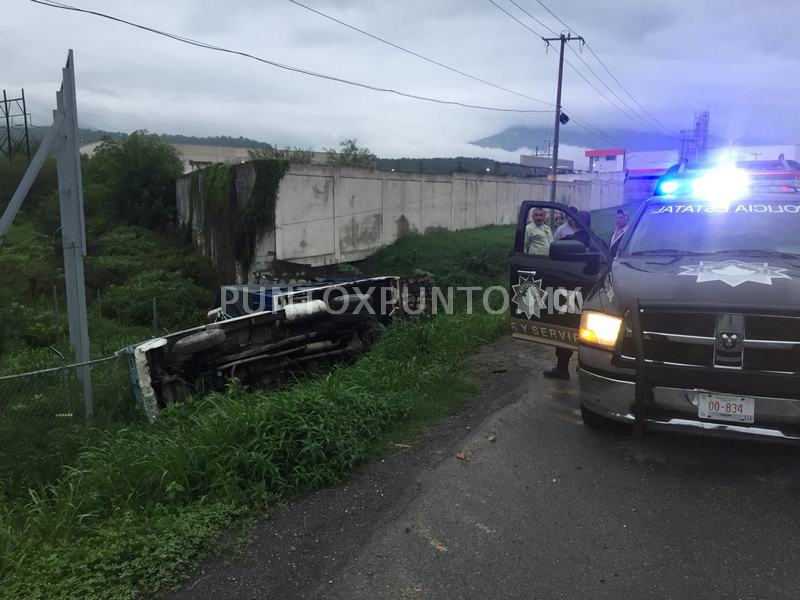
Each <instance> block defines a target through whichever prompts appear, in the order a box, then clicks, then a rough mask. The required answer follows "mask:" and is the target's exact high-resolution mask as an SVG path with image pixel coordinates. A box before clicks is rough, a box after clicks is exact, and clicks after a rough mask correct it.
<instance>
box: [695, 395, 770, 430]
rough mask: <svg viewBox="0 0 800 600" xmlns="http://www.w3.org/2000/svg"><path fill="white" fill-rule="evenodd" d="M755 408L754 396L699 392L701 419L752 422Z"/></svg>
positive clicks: (698, 412)
mask: <svg viewBox="0 0 800 600" xmlns="http://www.w3.org/2000/svg"><path fill="white" fill-rule="evenodd" d="M755 409H756V401H755V399H754V398H743V397H742V396H727V395H723V394H706V393H699V394H697V416H698V417H700V418H701V419H714V420H716V421H735V422H736V423H752V422H753V420H754V415H755Z"/></svg>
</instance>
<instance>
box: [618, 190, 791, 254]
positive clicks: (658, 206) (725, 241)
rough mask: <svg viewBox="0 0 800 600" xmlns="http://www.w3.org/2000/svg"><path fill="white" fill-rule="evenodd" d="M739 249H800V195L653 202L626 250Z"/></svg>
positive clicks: (696, 251) (712, 251) (713, 251)
mask: <svg viewBox="0 0 800 600" xmlns="http://www.w3.org/2000/svg"><path fill="white" fill-rule="evenodd" d="M735 252H742V253H755V254H758V253H764V254H769V253H780V254H787V255H789V254H791V255H800V195H796V194H785V195H784V194H773V195H770V197H768V198H754V197H749V198H745V199H743V200H738V201H735V202H732V203H730V204H729V205H725V204H709V203H704V202H698V201H691V200H686V201H685V200H683V199H675V200H673V201H670V202H653V203H648V205H647V207H646V208H645V210H644V212H643V213H642V215H641V217H640V218H639V221H638V222H637V223H636V226H635V229H634V231H633V232H632V234H631V239H630V242H629V244H628V247H627V249H626V251H625V252H624V253H623V254H624V255H628V256H644V255H658V254H664V255H681V254H716V253H735Z"/></svg>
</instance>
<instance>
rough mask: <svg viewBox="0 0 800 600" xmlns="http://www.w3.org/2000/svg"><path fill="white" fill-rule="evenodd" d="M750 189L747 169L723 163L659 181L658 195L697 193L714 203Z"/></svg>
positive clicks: (693, 194) (701, 198)
mask: <svg viewBox="0 0 800 600" xmlns="http://www.w3.org/2000/svg"><path fill="white" fill-rule="evenodd" d="M749 189H750V176H749V175H748V174H747V172H746V171H744V170H743V169H740V168H737V167H735V166H733V165H727V164H722V165H719V166H717V167H714V168H712V169H705V170H702V171H696V172H695V173H692V174H691V175H689V174H688V173H682V174H681V175H678V176H676V177H671V178H665V179H662V180H661V181H659V182H658V186H657V188H656V192H655V193H656V195H657V196H694V197H695V198H697V199H698V200H705V201H707V202H710V203H712V204H728V203H730V202H733V201H734V200H738V199H739V198H741V197H742V196H744V195H745V194H747V192H748V190H749Z"/></svg>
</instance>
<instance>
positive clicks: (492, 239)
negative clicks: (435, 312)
mask: <svg viewBox="0 0 800 600" xmlns="http://www.w3.org/2000/svg"><path fill="white" fill-rule="evenodd" d="M513 244H514V226H511V225H500V226H498V225H490V226H488V227H481V228H479V229H467V230H464V231H456V232H451V231H443V232H436V233H428V234H426V235H409V236H406V237H403V238H401V239H400V240H398V241H397V242H396V243H395V244H393V245H392V246H388V247H386V248H383V249H382V250H379V251H378V252H377V253H375V254H374V255H373V256H371V257H370V258H369V259H368V260H367V261H366V263H365V265H364V266H363V267H362V269H363V270H364V271H365V272H373V273H402V274H412V273H415V272H426V273H432V274H433V275H434V276H435V280H436V285H438V286H441V287H447V286H465V285H480V286H485V287H488V286H492V285H506V284H507V283H508V281H507V279H508V269H509V260H510V257H511V247H512V246H513Z"/></svg>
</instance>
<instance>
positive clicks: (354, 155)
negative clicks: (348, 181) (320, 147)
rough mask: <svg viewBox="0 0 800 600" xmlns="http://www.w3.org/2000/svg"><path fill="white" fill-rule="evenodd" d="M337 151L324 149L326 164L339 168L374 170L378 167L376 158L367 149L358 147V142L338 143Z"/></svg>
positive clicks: (346, 141)
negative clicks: (326, 156)
mask: <svg viewBox="0 0 800 600" xmlns="http://www.w3.org/2000/svg"><path fill="white" fill-rule="evenodd" d="M339 146H340V148H339V150H334V149H333V148H325V151H326V152H327V153H328V163H329V164H332V165H338V166H340V167H364V168H367V169H374V168H375V167H377V165H378V157H377V156H375V155H374V154H373V153H372V152H370V150H369V148H365V147H362V146H359V145H358V140H345V141H343V142H339Z"/></svg>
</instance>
